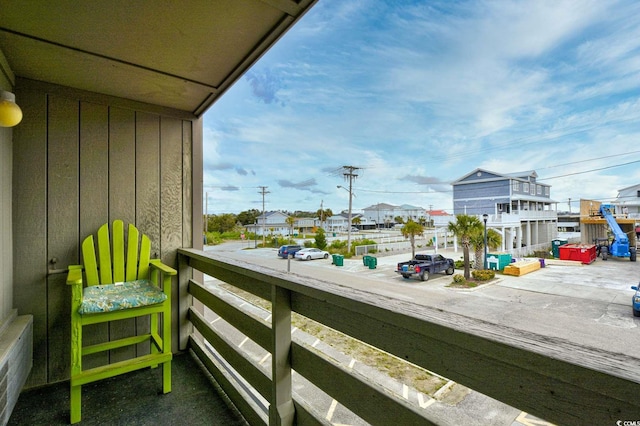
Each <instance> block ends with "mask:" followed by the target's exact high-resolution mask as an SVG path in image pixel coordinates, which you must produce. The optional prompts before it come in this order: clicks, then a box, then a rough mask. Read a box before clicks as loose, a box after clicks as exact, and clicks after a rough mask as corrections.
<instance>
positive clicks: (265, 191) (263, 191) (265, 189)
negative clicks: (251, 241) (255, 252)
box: [258, 186, 269, 247]
mask: <svg viewBox="0 0 640 426" xmlns="http://www.w3.org/2000/svg"><path fill="white" fill-rule="evenodd" d="M258 188H260V192H258V194H262V247H264V246H265V238H266V235H265V233H264V225H265V221H266V220H267V217H266V216H265V212H264V196H265V195H267V194H269V191H267V188H268V186H259V187H258Z"/></svg>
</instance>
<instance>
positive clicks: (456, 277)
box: [453, 274, 467, 284]
mask: <svg viewBox="0 0 640 426" xmlns="http://www.w3.org/2000/svg"><path fill="white" fill-rule="evenodd" d="M465 281H467V280H465V279H464V275H462V274H455V275H454V276H453V282H454V283H457V284H462V283H464V282H465Z"/></svg>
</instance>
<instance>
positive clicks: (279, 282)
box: [181, 249, 640, 424]
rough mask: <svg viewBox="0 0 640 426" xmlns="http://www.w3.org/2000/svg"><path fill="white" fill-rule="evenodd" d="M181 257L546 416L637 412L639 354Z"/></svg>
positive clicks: (564, 420) (593, 417) (569, 420)
mask: <svg viewBox="0 0 640 426" xmlns="http://www.w3.org/2000/svg"><path fill="white" fill-rule="evenodd" d="M181 253H182V254H183V255H185V256H197V257H198V259H199V260H200V261H201V262H203V263H205V264H207V266H208V267H211V268H210V270H211V271H212V272H214V274H213V275H212V276H215V275H216V274H217V272H216V271H215V270H216V269H217V268H221V269H223V270H224V271H227V272H229V271H238V273H240V274H244V276H251V278H252V279H254V280H256V282H260V281H261V282H262V283H263V284H264V283H268V284H269V285H276V286H280V287H283V288H286V289H288V290H290V291H292V295H291V306H292V310H293V311H295V312H298V313H300V314H301V315H303V316H306V317H308V318H311V319H314V320H316V321H318V322H320V323H323V324H325V325H327V326H329V327H331V328H334V329H337V330H339V331H342V332H344V333H346V334H348V335H350V336H353V337H356V338H358V339H360V340H362V341H364V342H366V343H368V344H370V345H372V346H375V347H378V348H381V349H383V350H386V351H388V352H390V353H392V354H394V355H396V356H399V357H400V358H403V359H406V360H408V361H411V362H413V363H415V364H417V365H419V366H421V367H423V368H425V369H427V370H430V371H433V372H435V373H437V374H440V375H442V376H444V377H447V378H449V379H452V380H455V381H457V382H458V383H460V384H462V385H465V386H468V387H470V388H472V389H474V390H477V391H479V392H482V393H484V394H486V395H488V396H490V397H493V398H495V399H497V400H499V401H502V402H504V403H506V404H509V405H512V406H514V407H517V408H520V409H523V410H525V411H528V412H530V413H532V414H533V415H536V416H538V417H541V418H544V419H546V420H549V421H552V422H555V423H558V424H585V423H590V424H606V423H611V422H614V423H615V421H617V420H619V419H620V418H634V416H635V415H636V413H638V412H640V402H639V401H638V398H637V394H638V393H639V391H640V373H639V372H637V371H636V368H635V367H634V366H637V364H638V360H637V359H636V358H633V357H630V356H626V355H624V354H619V353H612V352H608V351H604V350H600V349H596V348H591V347H585V346H581V345H578V344H575V343H572V342H569V341H566V340H562V339H559V338H551V337H547V336H542V335H537V334H535V333H529V332H525V331H522V330H516V329H513V328H510V327H507V326H502V325H496V324H491V323H488V322H485V321H481V320H477V319H473V318H469V317H465V316H461V315H457V314H452V313H448V312H444V311H441V310H438V309H434V308H430V307H425V306H421V305H419V304H415V303H411V302H407V301H403V300H399V299H394V298H391V297H386V296H384V295H380V294H375V293H368V292H366V291H363V290H358V289H354V288H350V287H346V286H339V285H336V284H333V283H330V282H325V281H319V280H316V279H312V278H307V277H300V276H294V275H291V274H286V273H283V272H280V271H275V270H272V269H269V268H264V267H260V266H255V265H251V269H250V270H249V269H246V268H245V267H244V266H246V265H244V264H242V263H241V262H239V261H235V260H231V259H224V260H222V259H220V258H216V259H215V260H214V259H213V258H212V256H213V255H211V254H208V255H207V254H204V253H203V252H201V251H198V250H192V249H188V250H184V249H183V250H181ZM214 265H215V266H214ZM243 265H244V266H243ZM218 275H219V274H218ZM237 281H238V280H237ZM239 281H242V282H245V281H244V280H239ZM263 284H256V286H262V285H263ZM254 294H255V293H254ZM339 402H340V401H339Z"/></svg>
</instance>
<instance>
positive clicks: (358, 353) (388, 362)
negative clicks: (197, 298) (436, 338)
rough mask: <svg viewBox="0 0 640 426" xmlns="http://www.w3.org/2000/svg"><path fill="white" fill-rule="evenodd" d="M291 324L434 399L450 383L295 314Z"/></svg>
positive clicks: (263, 304) (259, 302)
mask: <svg viewBox="0 0 640 426" xmlns="http://www.w3.org/2000/svg"><path fill="white" fill-rule="evenodd" d="M220 286H221V287H222V288H224V289H225V290H227V291H229V292H230V293H233V294H235V295H237V296H238V297H240V298H242V299H244V300H246V301H247V302H249V303H252V304H253V305H256V306H258V307H260V308H262V309H265V310H267V311H271V303H270V302H268V301H266V300H264V299H261V298H259V297H257V296H254V295H253V294H251V293H248V292H246V291H243V290H241V289H239V288H237V287H233V286H231V285H229V284H226V283H221V284H220ZM291 322H292V324H293V326H294V327H297V328H298V329H299V330H301V331H303V332H305V333H307V334H310V335H312V336H315V337H317V338H318V339H320V340H321V341H322V342H324V343H326V344H327V345H329V346H331V347H333V348H335V349H336V350H338V351H340V352H342V353H343V354H345V355H349V356H351V357H353V358H354V359H356V360H357V361H359V362H361V363H363V364H365V365H368V366H370V367H373V368H376V369H378V370H379V371H381V372H383V373H386V374H387V375H389V376H390V377H393V378H394V379H397V380H399V381H401V382H402V383H405V384H406V385H408V386H412V387H413V388H415V389H416V390H418V391H419V392H422V393H424V394H426V395H430V396H433V394H434V393H435V392H436V391H437V390H438V389H440V388H441V387H442V386H444V385H445V384H446V382H447V381H446V380H445V379H443V378H442V377H440V376H437V375H435V374H432V373H430V372H429V371H427V370H425V369H423V368H421V367H418V366H417V365H415V364H412V363H410V362H407V361H405V360H403V359H401V358H398V357H396V356H394V355H392V354H390V353H387V352H385V351H383V350H380V349H378V348H375V347H373V346H370V345H368V344H366V343H364V342H361V341H360V340H357V339H354V338H353V337H351V336H348V335H346V334H344V333H341V332H339V331H337V330H334V329H332V328H329V327H326V326H324V325H322V324H320V323H318V322H316V321H313V320H311V319H309V318H306V317H303V316H302V315H299V314H297V313H295V312H294V313H292V315H291Z"/></svg>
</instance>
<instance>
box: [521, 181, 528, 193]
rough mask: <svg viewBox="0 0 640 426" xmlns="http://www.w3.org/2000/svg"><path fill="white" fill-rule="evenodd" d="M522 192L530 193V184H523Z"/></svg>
mask: <svg viewBox="0 0 640 426" xmlns="http://www.w3.org/2000/svg"><path fill="white" fill-rule="evenodd" d="M522 191H523V192H529V184H528V183H526V182H525V183H523V184H522Z"/></svg>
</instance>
